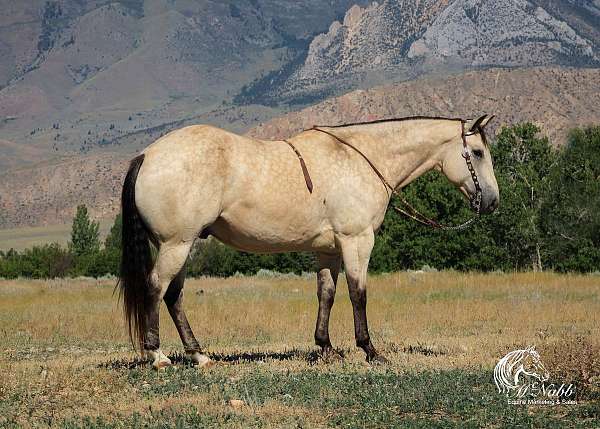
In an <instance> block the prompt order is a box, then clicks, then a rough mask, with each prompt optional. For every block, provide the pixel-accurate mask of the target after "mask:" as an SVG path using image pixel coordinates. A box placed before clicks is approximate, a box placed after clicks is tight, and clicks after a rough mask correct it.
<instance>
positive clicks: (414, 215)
mask: <svg viewBox="0 0 600 429" xmlns="http://www.w3.org/2000/svg"><path fill="white" fill-rule="evenodd" d="M460 123H461V138H462V143H463V150H462V157H463V158H464V160H465V163H466V164H467V168H468V169H469V173H470V174H471V179H472V180H473V184H474V185H475V195H474V196H473V197H471V198H470V200H469V203H470V205H471V208H472V209H474V210H475V212H476V213H477V214H476V216H473V217H472V218H470V219H469V220H467V221H465V222H463V223H461V224H459V225H444V224H441V223H439V222H437V221H435V220H433V219H430V218H428V217H427V216H425V215H424V214H422V213H421V212H419V211H418V210H417V209H415V208H414V207H413V206H412V205H411V204H410V203H409V202H408V201H406V199H404V197H402V195H400V192H398V190H397V187H393V186H392V185H390V183H389V182H388V181H387V180H386V178H385V177H384V175H383V174H382V173H381V171H379V169H378V168H377V167H376V166H375V165H374V164H373V163H372V162H371V160H370V159H369V158H368V157H367V156H366V155H365V154H364V153H362V152H361V151H360V150H359V149H358V148H356V146H354V145H352V144H350V143H348V142H347V141H345V140H343V139H341V138H340V137H338V136H336V135H335V134H333V133H331V132H329V131H326V130H324V129H322V128H319V127H318V126H316V125H314V126H313V127H312V128H311V130H315V131H320V132H322V133H325V134H327V135H329V136H330V137H333V138H334V139H335V140H336V141H338V142H339V143H342V144H343V145H345V146H348V147H349V148H351V149H353V150H354V151H355V152H356V153H358V154H359V155H360V156H361V157H362V158H363V159H364V160H365V161H367V163H368V164H369V166H370V167H371V169H372V170H373V171H374V172H375V174H376V175H377V177H379V180H381V183H383V185H384V186H385V190H386V192H387V194H388V197H390V198H391V196H392V195H396V196H397V197H398V198H399V199H400V201H401V202H402V204H404V206H405V208H402V207H398V206H396V205H394V206H392V207H393V209H394V210H396V211H397V212H398V213H401V214H403V215H404V216H407V217H409V218H411V219H413V220H414V221H416V222H418V223H420V224H422V225H426V226H429V227H431V228H433V229H443V230H450V231H456V230H462V229H465V228H467V227H468V226H470V225H471V224H472V223H473V222H475V220H476V219H477V218H478V217H479V215H480V212H481V197H482V191H481V186H480V185H479V179H478V178H477V173H476V172H475V168H473V163H472V162H471V155H470V154H469V150H468V147H467V136H470V135H473V134H475V132H473V131H469V132H467V133H465V121H464V120H463V119H460ZM390 192H391V194H390Z"/></svg>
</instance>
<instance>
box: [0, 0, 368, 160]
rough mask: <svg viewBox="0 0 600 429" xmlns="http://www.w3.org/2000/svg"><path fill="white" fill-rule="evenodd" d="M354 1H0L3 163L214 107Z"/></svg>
mask: <svg viewBox="0 0 600 429" xmlns="http://www.w3.org/2000/svg"><path fill="white" fill-rule="evenodd" d="M355 3H359V4H366V1H365V0H358V1H357V0H332V1H329V2H326V3H324V2H321V1H318V0H310V1H303V2H293V3H290V2H288V1H285V0H253V1H248V2H239V1H233V0H227V1H220V0H219V1H216V0H208V1H202V2H193V1H187V0H175V1H172V0H118V1H113V0H93V1H80V0H24V1H19V2H15V1H13V0H0V8H2V16H1V17H0V54H1V55H0V139H2V140H4V141H8V142H12V143H14V144H16V145H17V146H16V148H21V149H22V151H23V153H22V154H21V153H19V151H16V152H15V151H14V150H13V149H14V148H12V149H11V150H12V152H11V153H8V154H6V155H7V156H6V158H5V157H4V151H3V150H2V147H0V151H2V152H0V155H3V156H1V157H0V169H4V168H12V167H13V166H15V165H16V164H20V165H24V164H31V163H32V162H31V160H30V159H29V157H28V153H31V152H32V151H35V152H37V153H38V154H39V156H38V159H37V161H40V160H43V159H45V158H48V157H51V156H54V155H56V154H58V155H65V154H68V155H69V156H71V155H73V154H77V153H88V152H94V151H103V150H105V149H106V146H110V145H111V144H112V143H113V142H114V141H115V140H117V139H121V138H123V137H125V136H128V135H130V134H137V133H139V132H140V131H141V130H146V129H152V128H155V127H160V126H163V125H164V124H168V123H171V122H173V121H178V120H182V119H185V118H190V117H194V116H198V115H202V114H206V113H208V112H211V111H214V110H215V109H220V108H222V107H223V106H224V105H226V104H228V100H229V99H231V97H232V96H233V95H235V94H237V93H238V92H239V91H240V88H241V87H242V86H243V85H244V84H247V83H250V82H251V81H252V80H254V79H257V78H259V77H260V76H262V75H263V74H264V73H268V72H270V71H273V70H278V69H280V68H281V67H283V66H285V64H287V63H288V62H290V61H291V60H293V59H295V58H296V57H298V56H299V55H303V53H304V52H305V51H306V48H307V46H308V43H309V42H310V40H311V38H312V37H313V36H314V35H315V34H318V33H319V32H322V31H324V30H326V29H327V27H328V26H329V24H330V23H331V21H332V20H335V19H337V18H338V17H339V16H340V15H341V14H343V13H344V12H345V11H346V10H347V9H348V8H349V7H350V6H351V5H352V4H355ZM297 17H301V19H297ZM229 107H231V105H229ZM234 107H235V106H234Z"/></svg>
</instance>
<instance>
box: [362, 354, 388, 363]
mask: <svg viewBox="0 0 600 429" xmlns="http://www.w3.org/2000/svg"><path fill="white" fill-rule="evenodd" d="M367 362H369V363H370V364H371V365H388V364H389V363H390V361H389V360H387V359H386V358H385V357H384V356H382V355H380V354H376V355H373V356H371V357H369V356H367Z"/></svg>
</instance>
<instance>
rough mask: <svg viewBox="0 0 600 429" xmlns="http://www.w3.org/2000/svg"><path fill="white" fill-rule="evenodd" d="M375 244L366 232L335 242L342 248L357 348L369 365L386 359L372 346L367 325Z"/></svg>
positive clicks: (371, 233) (371, 235)
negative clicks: (363, 354) (368, 276)
mask: <svg viewBox="0 0 600 429" xmlns="http://www.w3.org/2000/svg"><path fill="white" fill-rule="evenodd" d="M374 240H375V238H374V235H373V232H372V231H365V232H364V233H362V234H360V235H358V236H345V237H340V238H338V241H339V243H340V246H341V248H342V257H343V260H344V269H345V270H346V280H347V281H348V291H349V294H350V300H351V301H352V309H353V312H354V336H355V338H356V345H357V346H358V347H360V348H362V349H363V350H364V351H365V353H366V354H367V361H368V362H373V361H385V358H383V357H381V356H380V355H379V354H378V353H377V351H376V350H375V347H373V344H372V343H371V339H370V337H369V327H368V324H367V270H368V267H369V258H370V256H371V250H373V244H374Z"/></svg>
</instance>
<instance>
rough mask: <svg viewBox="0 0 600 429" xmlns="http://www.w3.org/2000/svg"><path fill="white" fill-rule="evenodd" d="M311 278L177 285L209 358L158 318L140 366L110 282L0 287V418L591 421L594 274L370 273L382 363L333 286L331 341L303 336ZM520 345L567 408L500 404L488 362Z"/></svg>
mask: <svg viewBox="0 0 600 429" xmlns="http://www.w3.org/2000/svg"><path fill="white" fill-rule="evenodd" d="M314 283H315V281H314V278H263V277H246V278H244V277H239V278H230V279H197V280H190V281H188V283H187V285H186V304H185V306H186V310H187V313H188V317H189V319H190V321H191V324H192V327H193V328H194V330H195V333H196V336H197V337H198V338H199V339H200V340H201V342H202V344H203V345H204V346H205V347H206V350H207V351H208V353H209V354H210V355H211V356H212V357H213V359H214V360H215V361H216V364H215V365H214V366H212V367H210V368H207V369H202V370H198V369H196V368H194V367H191V366H189V364H188V363H187V362H186V361H185V360H184V359H183V358H182V357H181V355H180V354H179V353H180V351H181V345H180V343H179V339H178V337H177V333H176V331H175V329H174V327H173V324H172V322H171V321H170V320H169V319H168V313H167V312H166V310H165V309H163V311H162V313H161V318H162V319H161V324H162V325H161V326H162V332H161V334H162V339H163V349H165V351H167V352H168V353H170V354H171V357H172V359H173V360H174V361H175V362H176V363H177V364H176V365H175V366H174V367H171V368H168V369H166V370H164V371H160V372H156V371H154V370H152V369H150V368H149V367H148V366H147V365H144V364H142V363H140V361H139V360H138V359H137V358H136V355H135V354H134V353H133V352H132V351H131V348H130V346H129V344H128V341H127V338H126V336H125V329H124V327H123V322H122V318H121V312H120V310H119V308H118V307H117V305H116V298H115V297H114V296H113V295H112V292H113V287H114V281H107V280H98V281H95V280H85V279H84V280H55V281H26V280H17V281H2V282H0V322H1V323H0V338H1V340H0V427H18V426H26V427H28V426H34V427H38V426H39V427H43V426H60V427H102V428H105V427H150V428H162V427H214V426H223V427H239V428H246V427H331V426H341V427H373V428H378V427H424V428H425V427H427V428H429V427H563V426H564V427H599V426H600V420H599V415H600V277H598V276H561V275H555V274H535V273H529V274H506V275H503V274H489V275H480V274H459V273H399V274H391V275H385V276H375V277H371V278H370V284H369V305H368V313H369V321H370V326H371V336H372V339H373V342H374V344H375V346H376V347H378V348H379V349H380V350H381V351H382V352H383V353H384V354H385V356H386V357H387V358H388V359H389V360H390V363H389V365H384V366H373V367H371V366H369V365H368V364H366V363H365V362H364V361H363V359H364V357H363V354H362V352H361V351H360V350H358V349H356V348H355V347H354V340H353V327H352V312H351V306H350V303H349V300H348V293H347V290H346V286H345V282H344V281H341V282H340V285H339V287H338V296H337V300H336V304H335V305H334V308H333V314H332V326H331V335H332V341H333V343H334V346H335V347H336V348H338V350H340V351H341V352H342V353H343V355H344V358H343V359H342V360H340V361H336V362H333V363H331V362H330V363H325V362H321V361H320V360H319V359H318V355H317V353H316V349H315V347H314V346H313V340H312V335H313V328H314V322H315V316H316V307H317V303H316V297H315V295H316V294H315V284H314ZM530 344H535V345H536V346H537V349H538V350H539V352H540V355H541V358H542V360H543V362H544V364H545V365H546V368H547V369H548V370H549V371H550V373H551V380H556V381H560V382H565V383H571V382H573V383H575V384H576V388H577V395H578V396H577V400H578V404H577V405H560V406H552V407H550V406H546V407H544V406H516V405H508V404H507V400H506V398H505V397H503V396H502V395H500V394H499V393H497V391H496V387H495V385H494V382H493V377H492V371H493V367H494V365H495V364H496V362H497V361H498V359H499V358H501V357H502V356H504V355H505V354H506V353H507V352H509V351H512V350H514V349H517V348H523V347H525V346H527V345H530Z"/></svg>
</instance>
